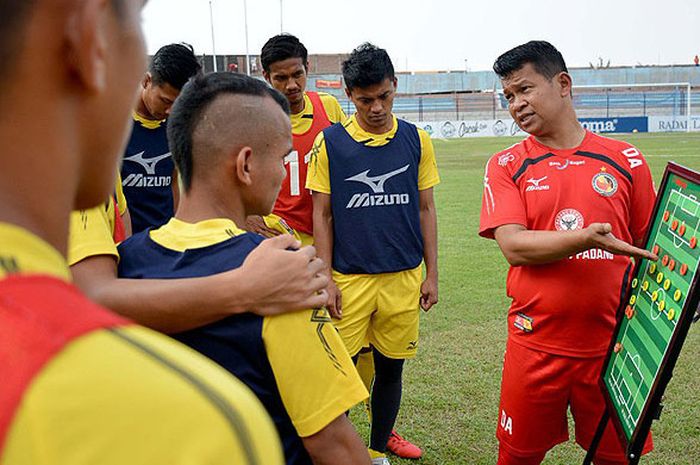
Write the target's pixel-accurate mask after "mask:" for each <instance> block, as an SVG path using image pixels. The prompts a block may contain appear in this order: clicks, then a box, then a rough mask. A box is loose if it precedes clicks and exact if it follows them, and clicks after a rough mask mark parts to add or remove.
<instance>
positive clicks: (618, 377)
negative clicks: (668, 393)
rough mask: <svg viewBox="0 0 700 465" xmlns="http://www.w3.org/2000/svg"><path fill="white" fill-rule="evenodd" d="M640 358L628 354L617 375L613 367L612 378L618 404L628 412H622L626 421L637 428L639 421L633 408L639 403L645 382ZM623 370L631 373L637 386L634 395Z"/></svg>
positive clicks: (637, 355)
mask: <svg viewBox="0 0 700 465" xmlns="http://www.w3.org/2000/svg"><path fill="white" fill-rule="evenodd" d="M640 358H641V357H640V355H639V354H634V355H630V354H629V353H626V354H625V358H624V360H623V362H622V365H621V366H620V367H619V368H617V373H615V366H613V370H612V372H611V378H610V381H611V383H612V385H613V388H614V389H615V397H616V400H617V403H618V404H619V405H620V406H621V407H623V408H624V409H625V410H626V412H622V413H624V414H625V420H627V422H628V423H631V424H632V425H635V426H636V424H637V420H636V418H635V417H634V415H633V414H632V406H633V405H634V403H635V402H636V401H637V397H639V392H640V390H641V388H642V381H644V375H643V374H642V370H641V368H640V366H639V360H640ZM623 368H625V370H624V371H628V372H629V373H630V375H631V377H632V379H633V380H634V381H635V384H636V385H637V389H636V391H635V392H634V394H633V393H632V389H630V386H629V385H628V384H627V381H626V380H625V379H624V377H623Z"/></svg>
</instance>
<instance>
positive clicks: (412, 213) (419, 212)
mask: <svg viewBox="0 0 700 465" xmlns="http://www.w3.org/2000/svg"><path fill="white" fill-rule="evenodd" d="M343 77H344V79H345V84H346V93H347V95H348V97H349V98H350V99H351V100H352V102H353V103H354V104H355V107H356V109H357V112H356V113H355V114H354V115H353V116H351V117H350V118H348V119H347V120H346V121H345V122H343V123H342V124H336V125H333V126H331V127H330V128H328V129H325V130H324V131H323V132H322V133H321V134H319V136H318V138H317V139H316V142H315V144H314V149H313V152H312V156H311V162H310V166H309V177H308V180H307V187H308V188H309V189H311V190H312V191H313V205H314V240H315V244H316V247H317V249H318V251H319V256H320V257H321V258H322V259H324V261H325V262H326V263H329V264H331V265H332V276H333V281H334V283H331V285H330V286H329V303H328V305H329V308H330V310H331V313H332V314H333V316H334V317H336V318H339V320H338V321H337V323H336V327H337V328H338V330H339V331H340V334H341V336H342V337H343V340H344V341H345V345H346V347H347V348H348V351H349V352H350V354H351V355H353V356H355V355H357V354H358V353H359V351H360V349H361V348H362V347H363V346H364V345H366V344H367V342H369V343H370V344H371V345H372V347H373V357H374V363H375V369H376V378H375V381H374V385H373V389H372V399H371V405H372V431H371V439H370V449H371V450H370V452H371V454H372V455H373V458H374V459H375V460H376V463H378V464H386V463H387V462H388V461H387V460H386V458H385V457H384V455H383V453H384V451H385V450H386V449H387V441H388V440H390V437H391V430H392V427H393V425H394V421H395V419H396V415H397V413H398V410H399V404H400V399H401V378H402V368H403V361H404V359H406V358H411V357H413V356H415V354H416V350H417V346H418V319H419V315H418V314H419V303H420V306H421V307H422V308H423V309H424V310H429V309H430V308H431V307H432V306H433V305H434V304H435V303H436V302H437V300H438V283H437V275H438V270H437V218H436V212H435V203H434V200H433V187H434V186H435V185H437V184H438V183H439V182H440V179H439V176H438V172H437V165H436V162H435V153H434V151H433V146H432V143H431V141H430V137H429V136H428V134H427V133H426V132H425V131H422V130H420V129H418V128H416V127H415V126H414V125H412V124H410V123H407V122H405V121H403V120H399V119H397V118H396V117H395V116H394V115H393V114H392V105H393V100H394V95H395V92H396V83H397V81H396V77H395V74H394V68H393V65H392V64H391V60H390V59H389V56H388V54H387V53H386V51H385V50H382V49H379V48H377V47H375V46H373V45H371V44H365V45H362V46H360V47H358V48H357V49H355V50H354V51H353V52H352V54H351V55H350V58H349V59H348V60H347V61H346V62H344V63H343ZM423 260H424V261H425V267H426V275H425V279H422V277H421V262H423ZM329 272H331V270H330V269H329ZM417 452H418V454H417V455H418V456H420V451H417Z"/></svg>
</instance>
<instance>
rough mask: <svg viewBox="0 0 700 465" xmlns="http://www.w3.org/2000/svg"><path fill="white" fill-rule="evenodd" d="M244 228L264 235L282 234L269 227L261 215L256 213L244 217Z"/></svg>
mask: <svg viewBox="0 0 700 465" xmlns="http://www.w3.org/2000/svg"><path fill="white" fill-rule="evenodd" d="M245 229H246V230H247V231H250V232H254V233H258V234H260V235H261V236H265V237H275V236H279V235H280V234H282V233H281V232H280V231H277V230H276V229H272V228H269V227H268V226H267V224H265V220H263V217H262V216H258V215H250V216H248V217H247V218H246V219H245Z"/></svg>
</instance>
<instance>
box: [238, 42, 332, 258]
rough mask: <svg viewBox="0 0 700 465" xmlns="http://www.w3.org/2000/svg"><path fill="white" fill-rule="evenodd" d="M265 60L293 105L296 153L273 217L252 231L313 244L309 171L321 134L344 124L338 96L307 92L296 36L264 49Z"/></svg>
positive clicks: (252, 221) (304, 58)
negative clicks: (286, 235) (289, 236)
mask: <svg viewBox="0 0 700 465" xmlns="http://www.w3.org/2000/svg"><path fill="white" fill-rule="evenodd" d="M260 61H261V62H262V66H263V76H264V77H265V80H266V81H267V82H268V83H269V84H270V85H271V86H272V87H274V88H275V89H277V90H278V91H280V92H281V93H282V94H283V95H284V96H285V97H286V98H287V101H288V102H289V106H290V108H291V121H292V138H293V140H292V142H293V144H294V150H293V151H292V153H290V154H289V155H288V156H287V158H286V159H285V168H286V170H287V177H286V178H285V180H284V181H283V183H282V189H281V190H280V193H279V196H278V197H277V201H276V202H275V207H274V209H273V214H272V215H269V216H267V217H266V218H265V219H264V221H263V219H262V218H261V217H256V216H253V217H250V218H248V221H247V223H248V229H249V230H251V231H255V232H258V233H260V234H264V235H266V236H268V237H269V236H273V235H278V234H282V233H284V232H292V231H290V228H291V229H292V230H293V231H294V232H296V233H297V234H298V235H299V237H300V239H301V242H302V244H304V245H309V244H312V243H313V219H312V213H313V206H312V203H311V193H310V192H309V190H308V189H306V172H307V166H308V163H309V156H310V153H311V148H312V147H313V142H314V139H315V138H316V136H317V135H318V133H319V132H321V131H322V130H324V129H325V128H327V127H328V126H330V125H331V124H334V123H338V122H340V121H342V120H344V119H345V113H343V110H342V108H340V104H339V103H338V100H336V98H335V97H333V96H332V95H330V94H326V93H322V92H311V91H308V92H307V91H306V79H307V72H308V68H309V62H308V52H307V50H306V47H305V46H304V44H302V43H301V42H300V41H299V39H298V38H296V37H295V36H293V35H291V34H280V35H276V36H274V37H272V38H270V39H269V40H268V41H267V42H266V43H265V45H264V46H263V48H262V52H261V53H260Z"/></svg>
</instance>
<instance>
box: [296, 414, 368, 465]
mask: <svg viewBox="0 0 700 465" xmlns="http://www.w3.org/2000/svg"><path fill="white" fill-rule="evenodd" d="M301 440H302V442H303V443H304V447H305V448H306V450H307V452H308V453H309V455H310V456H311V460H312V461H313V463H314V465H369V463H370V458H369V454H368V453H367V448H366V447H365V445H364V443H363V442H362V439H360V436H359V435H358V434H357V431H355V429H354V428H353V426H352V423H350V420H348V417H347V415H345V414H342V415H340V416H339V417H338V418H336V419H335V420H333V421H332V422H331V423H329V424H328V425H327V426H326V427H325V428H323V429H322V430H321V431H319V432H318V433H316V434H314V435H313V436H309V437H306V438H301Z"/></svg>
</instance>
